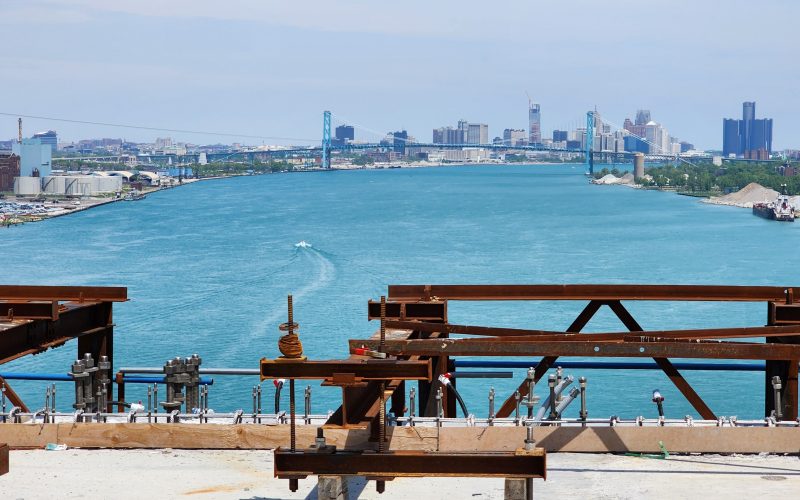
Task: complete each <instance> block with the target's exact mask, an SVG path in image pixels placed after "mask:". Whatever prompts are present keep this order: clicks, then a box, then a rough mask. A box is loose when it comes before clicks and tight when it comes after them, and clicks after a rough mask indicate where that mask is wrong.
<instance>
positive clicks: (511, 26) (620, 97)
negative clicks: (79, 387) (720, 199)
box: [0, 0, 800, 149]
mask: <svg viewBox="0 0 800 500" xmlns="http://www.w3.org/2000/svg"><path fill="white" fill-rule="evenodd" d="M799 14H800V3H797V2H793V1H789V0H760V1H759V2H753V1H752V0H750V1H742V0H726V1H725V2H722V1H713V2H712V1H703V0H673V1H659V0H650V1H647V0H636V1H629V0H605V1H602V2H600V1H596V0H570V1H558V0H549V1H547V2H543V1H540V0H527V1H503V0H496V1H494V2H485V1H483V2H476V1H467V0H461V1H452V0H437V1H433V2H431V1H423V0H405V1H403V2H376V1H374V0H373V1H370V0H337V1H330V0H328V1H325V2H321V1H304V2H289V1H285V0H284V1H268V0H249V1H246V0H226V1H225V2H220V1H211V0H113V1H108V0H71V1H67V0H2V2H0V46H2V47H3V50H2V52H0V67H2V73H0V75H1V77H0V95H1V96H2V98H1V99H0V113H5V114H9V115H12V116H5V115H3V114H0V139H10V138H12V137H15V136H16V130H17V121H16V115H18V114H21V115H29V116H39V117H50V118H63V119H70V120H77V121H88V122H102V123H113V124H129V125H137V126H145V127H153V128H163V129H176V130H184V131H199V132H210V133H211V134H198V133H192V132H159V131H154V130H141V129H126V128H117V127H110V126H100V125H89V124H79V123H67V122H56V121H51V120H45V119H34V118H26V119H24V132H25V135H26V136H28V135H31V134H32V133H33V132H35V131H40V130H46V129H49V128H52V129H55V130H56V131H57V132H58V133H59V137H60V138H61V139H62V140H67V141H72V140H79V139H85V138H91V137H114V138H125V139H127V140H132V141H153V140H154V139H155V137H159V136H161V137H164V136H170V137H173V138H174V139H176V140H179V141H187V142H193V143H196V144H210V143H216V142H223V143H232V142H244V143H247V144H262V143H264V144H286V143H294V144H301V143H309V144H312V143H319V141H320V140H321V136H322V112H323V110H330V111H331V112H332V113H333V114H334V126H336V125H338V124H341V123H349V124H355V125H356V126H357V128H356V139H363V140H375V139H378V138H380V137H381V136H382V135H383V134H385V133H386V132H388V131H392V130H400V129H407V130H408V131H409V134H411V135H413V136H415V137H416V138H417V139H418V140H426V141H430V140H431V130H432V129H433V128H436V127H440V126H445V125H453V126H455V124H456V122H457V121H458V120H459V119H462V118H464V119H467V120H469V121H471V122H481V123H488V124H489V134H490V138H491V137H494V136H498V135H502V131H503V129H505V128H527V104H528V97H527V96H526V92H527V93H528V94H530V96H531V97H532V98H533V100H534V101H536V102H538V103H540V104H541V110H542V111H541V112H542V129H543V131H544V133H545V134H546V135H549V133H550V131H551V130H553V129H565V128H569V129H572V128H575V127H576V126H580V125H582V124H583V123H584V122H585V116H586V111H588V110H590V109H594V108H595V107H596V108H597V110H598V111H599V112H600V114H601V116H602V117H603V118H604V119H605V120H607V121H609V122H611V123H613V124H616V125H619V126H621V125H622V122H623V121H624V119H625V118H626V117H631V118H633V117H634V116H635V113H636V110H637V109H639V108H644V109H649V110H650V111H651V115H652V117H653V119H654V120H656V121H658V122H659V123H661V124H662V125H664V126H665V127H666V128H667V129H668V130H669V132H670V134H671V135H673V136H677V137H679V138H680V139H681V140H687V141H689V142H692V143H694V144H695V145H696V146H697V147H699V148H704V149H719V148H721V143H722V119H723V118H725V117H735V118H738V117H740V116H741V104H742V101H756V103H757V105H756V113H757V117H769V118H773V120H774V124H773V149H783V148H800V121H795V120H792V119H791V116H793V115H795V114H797V113H798V112H800V109H798V107H800V99H798V98H797V92H798V90H797V84H798V82H800V65H797V64H796V57H797V51H798V48H800V30H796V29H795V27H794V26H793V23H794V22H795V21H796V19H798V17H799V16H798V15H799ZM215 134H217V135H215ZM222 134H229V135H222ZM248 136H249V137H248Z"/></svg>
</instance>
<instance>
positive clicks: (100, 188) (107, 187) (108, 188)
mask: <svg viewBox="0 0 800 500" xmlns="http://www.w3.org/2000/svg"><path fill="white" fill-rule="evenodd" d="M94 181H95V184H96V185H95V186H94V191H95V193H116V192H118V191H122V177H116V176H115V177H99V176H98V177H95V178H94Z"/></svg>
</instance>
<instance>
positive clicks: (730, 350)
mask: <svg viewBox="0 0 800 500" xmlns="http://www.w3.org/2000/svg"><path fill="white" fill-rule="evenodd" d="M349 342H350V347H351V348H355V347H360V346H361V345H365V346H366V347H367V348H370V349H375V348H376V347H377V345H378V342H377V341H375V340H372V339H351V340H350V341H349ZM386 352H387V353H388V354H391V355H394V356H440V355H446V356H586V357H644V358H648V357H658V358H697V359H763V360H781V361H785V360H789V359H796V358H800V345H787V344H756V343H749V342H691V343H690V342H622V343H620V342H586V341H583V340H570V341H564V342H541V341H538V340H519V339H508V340H504V341H503V342H486V341H485V340H484V339H471V338H466V339H437V340H430V339H420V340H387V341H386Z"/></svg>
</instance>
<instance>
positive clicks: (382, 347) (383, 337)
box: [378, 295, 386, 352]
mask: <svg viewBox="0 0 800 500" xmlns="http://www.w3.org/2000/svg"><path fill="white" fill-rule="evenodd" d="M378 351H379V352H386V296H385V295H381V342H380V344H379V346H378Z"/></svg>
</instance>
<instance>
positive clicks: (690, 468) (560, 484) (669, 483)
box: [0, 449, 800, 500]
mask: <svg viewBox="0 0 800 500" xmlns="http://www.w3.org/2000/svg"><path fill="white" fill-rule="evenodd" d="M547 460H548V480H547V481H542V480H536V481H535V482H534V496H535V497H538V498H556V495H559V496H565V498H636V499H639V498H648V499H657V498H664V499H670V500H672V499H681V498H687V499H688V498H698V497H702V498H703V499H704V500H709V499H713V498H726V499H727V498H742V497H745V496H748V495H756V494H759V495H760V494H764V493H768V494H769V496H771V497H776V498H793V497H796V496H797V495H798V492H800V458H798V456H797V455H784V456H776V455H770V456H753V455H748V456H736V455H733V456H721V455H681V456H678V455H672V456H670V458H669V459H667V460H658V459H649V458H637V457H627V456H621V455H608V454H605V455H602V454H576V453H552V454H550V455H549V456H548V459H547ZM10 466H11V471H10V472H9V474H7V475H4V476H0V498H8V499H20V498H24V499H38V498H53V497H58V498H120V499H125V498H137V499H141V498H167V497H182V496H185V497H188V498H237V499H268V498H307V499H315V498H317V492H316V485H317V481H316V478H309V479H306V480H303V481H300V490H299V491H298V492H296V493H294V494H293V493H291V492H290V491H289V489H288V481H285V480H277V479H275V478H274V477H273V476H272V452H271V451H254V450H247V451H233V450H224V451H218V450H79V449H70V450H66V451H43V450H34V451H12V452H11V457H10ZM503 487H504V482H503V480H502V479H465V478H441V479H436V478H424V479H396V480H394V481H392V482H388V483H387V484H386V492H385V493H384V494H383V495H378V494H377V493H376V492H375V485H374V483H369V484H366V485H365V483H364V481H363V480H361V479H360V478H352V479H351V480H350V481H349V490H350V498H372V499H377V498H381V499H392V498H396V499H408V498H418V499H424V498H451V499H459V498H473V499H490V498H491V499H494V498H496V499H502V498H503Z"/></svg>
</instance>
